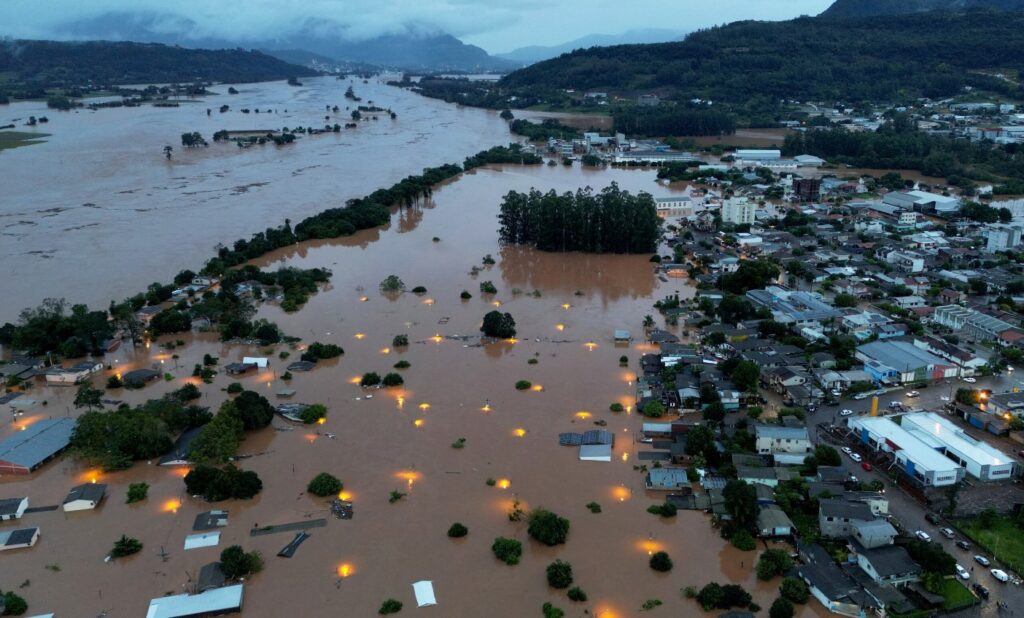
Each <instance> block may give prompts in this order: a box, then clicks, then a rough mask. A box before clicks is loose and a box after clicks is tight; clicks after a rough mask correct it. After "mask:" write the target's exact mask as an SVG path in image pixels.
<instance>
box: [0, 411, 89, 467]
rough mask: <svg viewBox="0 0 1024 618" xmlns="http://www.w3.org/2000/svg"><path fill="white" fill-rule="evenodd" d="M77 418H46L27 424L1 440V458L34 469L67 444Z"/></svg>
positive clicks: (12, 463) (0, 460)
mask: <svg viewBox="0 0 1024 618" xmlns="http://www.w3.org/2000/svg"><path fill="white" fill-rule="evenodd" d="M74 429H75V421H74V419H70V418H58V419H47V420H43V421H38V422H36V423H33V424H31V425H29V426H28V428H27V429H25V431H19V432H18V433H17V434H15V435H13V436H11V437H10V438H7V439H6V440H4V441H3V442H0V462H7V463H9V464H11V465H14V466H18V467H22V468H26V469H28V470H33V469H34V468H36V467H37V466H38V465H39V464H41V463H43V462H44V461H46V460H47V459H49V458H50V457H53V456H54V455H56V454H57V453H59V452H61V451H62V450H64V449H66V448H67V447H68V444H70V442H71V432H72V431H73V430H74Z"/></svg>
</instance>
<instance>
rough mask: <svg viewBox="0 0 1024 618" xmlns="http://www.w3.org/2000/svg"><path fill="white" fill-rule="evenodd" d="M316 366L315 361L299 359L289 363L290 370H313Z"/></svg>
mask: <svg viewBox="0 0 1024 618" xmlns="http://www.w3.org/2000/svg"><path fill="white" fill-rule="evenodd" d="M314 367H316V363H314V362H313V361H306V360H299V361H295V362H294V363H292V364H291V365H288V371H312V370H313V368H314Z"/></svg>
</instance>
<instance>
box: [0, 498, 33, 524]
mask: <svg viewBox="0 0 1024 618" xmlns="http://www.w3.org/2000/svg"><path fill="white" fill-rule="evenodd" d="M27 508H28V498H5V499H2V500H0V521H10V520H13V519H21V516H22V515H24V514H25V509H27Z"/></svg>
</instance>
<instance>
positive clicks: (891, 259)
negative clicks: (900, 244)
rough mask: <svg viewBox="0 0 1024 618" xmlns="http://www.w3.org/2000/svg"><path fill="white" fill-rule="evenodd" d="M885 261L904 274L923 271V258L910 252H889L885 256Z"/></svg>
mask: <svg viewBox="0 0 1024 618" xmlns="http://www.w3.org/2000/svg"><path fill="white" fill-rule="evenodd" d="M885 261H886V262H888V263H890V264H892V265H893V266H895V267H896V268H897V269H899V270H900V271H902V272H905V273H919V272H923V271H924V256H922V255H920V254H917V253H914V252H912V251H890V252H889V253H888V254H886V256H885Z"/></svg>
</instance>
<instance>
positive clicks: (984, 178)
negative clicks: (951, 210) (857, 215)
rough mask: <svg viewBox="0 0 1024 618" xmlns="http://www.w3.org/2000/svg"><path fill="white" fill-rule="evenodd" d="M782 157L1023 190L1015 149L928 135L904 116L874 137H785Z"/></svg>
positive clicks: (836, 131)
mask: <svg viewBox="0 0 1024 618" xmlns="http://www.w3.org/2000/svg"><path fill="white" fill-rule="evenodd" d="M782 153H783V154H784V155H786V156H796V155H799V154H813V155H815V156H818V157H822V158H824V159H828V160H829V161H831V162H833V163H847V164H850V165H853V166H855V167H873V168H881V169H912V170H918V171H920V172H922V173H923V174H926V175H928V176H935V177H938V178H948V179H950V181H951V182H952V183H954V184H964V181H965V180H967V179H969V180H973V181H981V182H991V183H993V184H994V185H995V187H996V193H1017V192H1019V191H1020V190H1021V189H1022V188H1024V184H1022V181H1024V149H1022V148H1021V147H1020V146H1019V145H1017V144H1008V145H1005V146H993V145H992V144H987V143H974V142H970V141H968V140H965V139H953V138H949V137H945V136H941V135H928V134H925V133H921V132H920V131H917V130H916V127H915V126H914V125H913V123H911V122H909V121H908V120H907V119H906V118H904V117H902V116H898V117H897V118H896V119H895V120H894V121H893V122H889V123H886V124H885V125H883V126H882V127H881V128H880V129H879V130H878V131H875V132H871V131H863V132H853V131H847V130H846V129H844V128H832V129H818V130H813V131H805V132H800V133H794V134H792V135H789V136H787V137H786V140H785V143H784V144H783V147H782Z"/></svg>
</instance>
